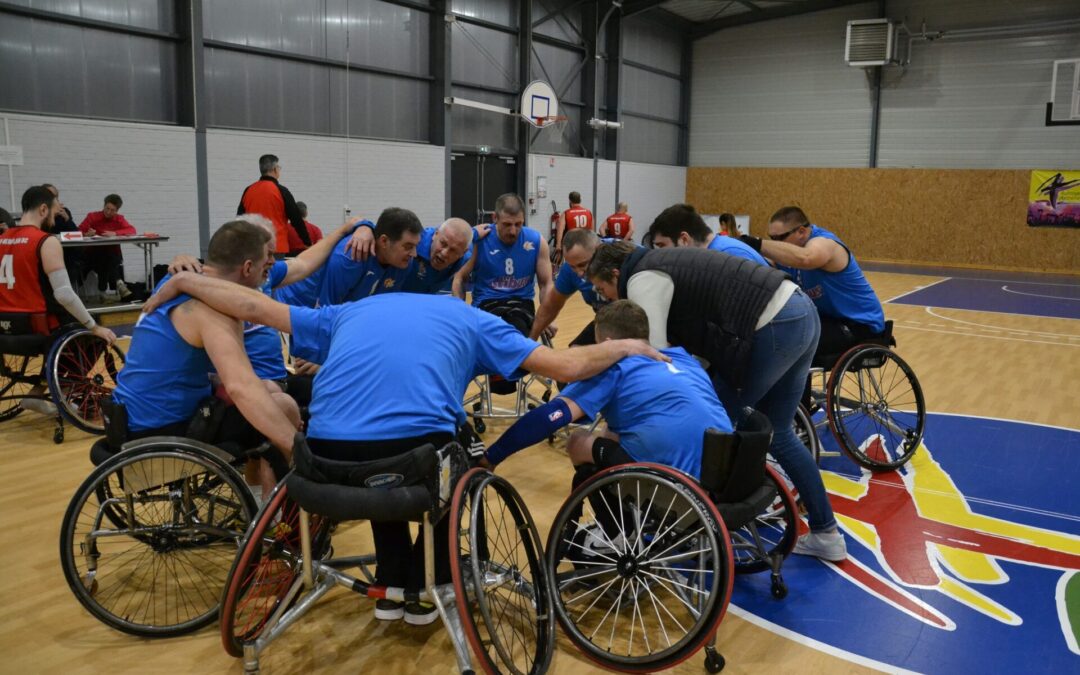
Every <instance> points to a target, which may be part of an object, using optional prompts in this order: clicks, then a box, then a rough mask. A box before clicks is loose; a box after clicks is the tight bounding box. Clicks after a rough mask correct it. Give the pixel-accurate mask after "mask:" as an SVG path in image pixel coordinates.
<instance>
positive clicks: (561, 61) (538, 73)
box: [532, 42, 592, 103]
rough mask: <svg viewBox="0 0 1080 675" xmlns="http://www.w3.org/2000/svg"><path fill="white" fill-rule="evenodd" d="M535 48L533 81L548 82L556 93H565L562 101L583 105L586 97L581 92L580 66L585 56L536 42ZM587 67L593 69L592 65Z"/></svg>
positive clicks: (561, 98) (589, 64) (561, 97)
mask: <svg viewBox="0 0 1080 675" xmlns="http://www.w3.org/2000/svg"><path fill="white" fill-rule="evenodd" d="M533 47H534V48H535V50H536V53H535V54H534V56H533V60H532V76H533V79H535V80H548V82H549V83H550V84H551V86H552V87H554V88H555V92H556V93H562V92H564V91H565V93H563V94H562V96H560V100H563V99H565V100H567V101H569V102H571V103H574V102H577V103H581V102H582V101H583V100H584V95H583V93H582V90H581V86H582V78H581V69H580V65H581V60H582V58H583V56H584V55H583V54H581V53H580V52H577V51H574V50H571V49H563V48H561V47H555V46H552V45H545V44H539V43H535V42H534V43H533ZM585 67H586V68H591V67H592V63H588V64H586V65H585Z"/></svg>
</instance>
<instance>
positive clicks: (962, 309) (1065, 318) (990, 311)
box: [901, 303, 1080, 321]
mask: <svg viewBox="0 0 1080 675" xmlns="http://www.w3.org/2000/svg"><path fill="white" fill-rule="evenodd" d="M901 304H906V303H901ZM907 306H908V307H936V308H937V309H954V310H956V311H958V312H985V313H987V314H1004V315H1005V316H1027V317H1031V318H1032V319H1050V320H1052V321H1080V319H1077V318H1075V317H1068V316H1046V315H1045V314H1024V313H1022V312H1001V311H998V310H996V309H968V308H967V307H941V306H940V305H914V304H912V305H907Z"/></svg>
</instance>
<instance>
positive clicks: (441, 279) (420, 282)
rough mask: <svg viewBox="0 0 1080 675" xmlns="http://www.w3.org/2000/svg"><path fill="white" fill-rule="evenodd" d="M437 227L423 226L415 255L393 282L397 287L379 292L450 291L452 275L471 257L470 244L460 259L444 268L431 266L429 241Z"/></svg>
mask: <svg viewBox="0 0 1080 675" xmlns="http://www.w3.org/2000/svg"><path fill="white" fill-rule="evenodd" d="M438 229H439V228H437V227H426V228H424V233H423V234H422V235H420V243H419V244H418V245H417V247H416V257H415V258H413V259H412V262H410V263H409V267H408V268H407V269H406V270H405V272H404V274H402V275H400V277H401V281H400V282H399V283H397V284H395V286H397V287H396V288H392V289H386V290H382V289H380V290H379V292H380V293H386V292H388V291H391V290H396V291H405V292H406V293H426V294H429V295H430V294H434V293H450V292H451V290H452V285H453V281H454V275H455V274H457V272H458V270H460V269H461V268H462V266H463V265H465V263H467V262H469V258H471V257H472V246H471V245H470V246H469V247H468V248H466V249H465V255H463V256H461V260H458V261H457V262H456V263H454V264H453V265H450V266H448V267H447V268H446V269H444V270H437V269H435V268H434V267H432V266H431V242H432V239H433V238H434V237H435V231H436V230H438Z"/></svg>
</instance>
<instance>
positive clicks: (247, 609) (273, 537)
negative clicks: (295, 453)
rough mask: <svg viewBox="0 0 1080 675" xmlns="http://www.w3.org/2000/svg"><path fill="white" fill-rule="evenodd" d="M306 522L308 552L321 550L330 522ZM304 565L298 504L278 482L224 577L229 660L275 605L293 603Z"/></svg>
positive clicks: (256, 633) (223, 633)
mask: <svg viewBox="0 0 1080 675" xmlns="http://www.w3.org/2000/svg"><path fill="white" fill-rule="evenodd" d="M310 518H311V550H312V551H319V550H322V548H323V547H324V546H325V545H326V543H327V541H328V540H327V537H328V536H329V531H330V522H329V521H328V520H326V519H325V518H322V517H321V516H317V515H314V514H310ZM302 561H303V556H302V554H301V543H300V506H299V505H298V504H297V503H296V502H294V501H293V500H292V499H290V498H289V495H288V488H287V487H286V486H285V481H284V480H282V482H280V483H278V485H277V487H276V488H274V491H273V493H271V495H270V498H269V499H267V501H266V505H265V506H263V508H262V510H261V511H259V514H258V516H256V517H255V519H254V521H253V523H252V525H251V527H250V528H249V529H248V531H247V534H245V535H244V538H243V541H241V543H240V548H239V550H238V551H237V553H236V559H235V560H234V561H233V564H232V569H230V570H229V573H228V576H227V577H226V582H225V584H224V588H225V592H224V594H223V595H222V596H221V643H222V645H223V646H224V647H225V651H226V652H228V653H229V655H230V656H236V657H241V656H243V655H244V643H245V642H251V641H253V640H255V639H257V638H258V637H259V635H260V634H261V633H262V631H263V629H264V628H266V623H267V621H269V620H270V618H271V617H272V616H273V615H274V613H275V612H276V611H277V610H278V608H279V607H282V605H284V606H285V608H288V607H289V606H291V605H292V604H293V603H294V602H295V601H296V600H297V598H298V597H299V593H300V590H301V589H300V587H299V584H297V583H296V582H297V580H298V579H299V577H300V574H301V571H302V570H301V565H302Z"/></svg>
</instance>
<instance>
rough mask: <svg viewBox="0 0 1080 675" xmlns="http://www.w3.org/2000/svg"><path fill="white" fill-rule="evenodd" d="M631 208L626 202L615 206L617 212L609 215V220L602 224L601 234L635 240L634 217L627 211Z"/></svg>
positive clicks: (602, 235)
mask: <svg viewBox="0 0 1080 675" xmlns="http://www.w3.org/2000/svg"><path fill="white" fill-rule="evenodd" d="M629 208H630V207H629V206H627V205H626V202H619V205H618V206H616V207H615V213H613V214H611V215H610V216H608V217H607V220H605V221H604V222H603V224H602V225H600V236H601V237H611V238H613V239H626V240H627V241H633V239H634V219H633V218H631V217H630V214H629V213H627V211H628V210H629Z"/></svg>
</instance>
